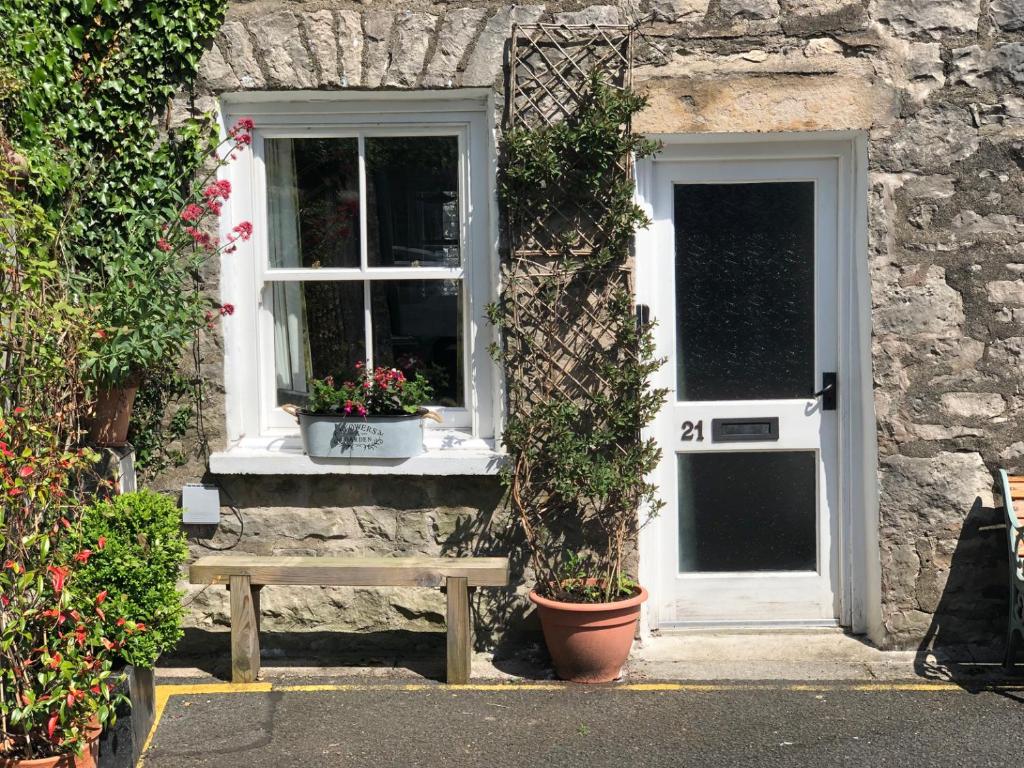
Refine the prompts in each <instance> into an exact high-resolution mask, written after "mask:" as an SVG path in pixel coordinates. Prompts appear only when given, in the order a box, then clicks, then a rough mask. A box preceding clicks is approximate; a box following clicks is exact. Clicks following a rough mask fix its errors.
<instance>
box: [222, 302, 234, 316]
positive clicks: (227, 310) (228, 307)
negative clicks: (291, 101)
mask: <svg viewBox="0 0 1024 768" xmlns="http://www.w3.org/2000/svg"><path fill="white" fill-rule="evenodd" d="M220 314H221V316H224V315H233V314H235V305H234V304H221V305H220Z"/></svg>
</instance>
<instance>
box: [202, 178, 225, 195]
mask: <svg viewBox="0 0 1024 768" xmlns="http://www.w3.org/2000/svg"><path fill="white" fill-rule="evenodd" d="M230 195H231V182H230V181H228V180H227V179H221V180H220V181H215V182H213V183H212V184H211V185H210V186H208V187H207V188H206V189H204V190H203V197H205V198H206V199H207V200H213V199H215V198H218V197H219V198H220V199H222V200H227V199H228V197H229V196H230Z"/></svg>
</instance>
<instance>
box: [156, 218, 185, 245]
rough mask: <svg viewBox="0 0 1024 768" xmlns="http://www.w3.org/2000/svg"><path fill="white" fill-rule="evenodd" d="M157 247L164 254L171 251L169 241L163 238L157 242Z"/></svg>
mask: <svg viewBox="0 0 1024 768" xmlns="http://www.w3.org/2000/svg"><path fill="white" fill-rule="evenodd" d="M182 216H184V214H182ZM156 247H157V248H159V249H160V250H161V251H163V252H164V253H166V252H167V251H169V250H171V244H170V243H168V242H167V240H165V239H164V238H162V237H161V238H160V239H159V240H157V241H156Z"/></svg>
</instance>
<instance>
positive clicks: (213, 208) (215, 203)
mask: <svg viewBox="0 0 1024 768" xmlns="http://www.w3.org/2000/svg"><path fill="white" fill-rule="evenodd" d="M206 207H207V208H209V209H210V213H212V214H213V215H214V216H220V212H221V210H222V209H223V206H222V205H221V202H220V200H217V199H214V198H211V199H210V200H208V201H207V203H206Z"/></svg>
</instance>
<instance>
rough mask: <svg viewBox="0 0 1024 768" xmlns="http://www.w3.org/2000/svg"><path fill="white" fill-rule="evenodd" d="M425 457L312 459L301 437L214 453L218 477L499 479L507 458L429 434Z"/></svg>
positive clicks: (477, 443)
mask: <svg viewBox="0 0 1024 768" xmlns="http://www.w3.org/2000/svg"><path fill="white" fill-rule="evenodd" d="M425 442H426V448H427V450H426V451H425V452H424V453H421V454H420V455H419V456H414V457H412V458H410V459H312V458H310V457H309V456H307V455H306V454H305V453H303V452H302V443H301V441H300V440H299V438H298V436H295V435H288V436H283V437H268V438H258V439H246V440H242V441H241V442H239V443H238V444H236V445H233V446H231V447H230V448H228V449H227V450H224V451H218V452H216V453H213V454H211V455H210V472H212V473H213V474H215V475H496V474H498V470H499V469H500V468H501V465H502V463H503V462H504V459H505V456H504V454H502V453H500V452H499V451H497V450H495V448H494V441H493V440H482V439H479V438H472V437H470V436H469V435H467V434H466V433H463V432H459V431H458V430H451V429H434V430H428V432H427V437H426V441H425Z"/></svg>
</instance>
